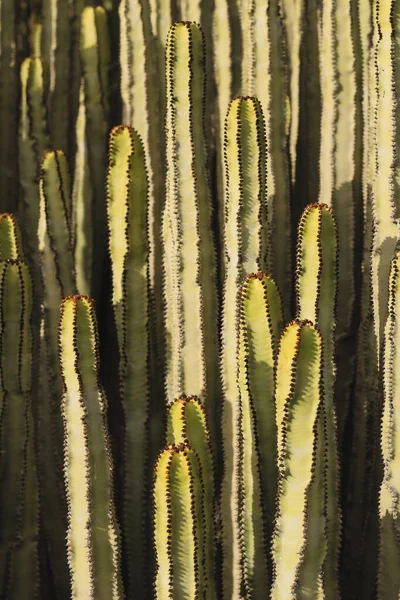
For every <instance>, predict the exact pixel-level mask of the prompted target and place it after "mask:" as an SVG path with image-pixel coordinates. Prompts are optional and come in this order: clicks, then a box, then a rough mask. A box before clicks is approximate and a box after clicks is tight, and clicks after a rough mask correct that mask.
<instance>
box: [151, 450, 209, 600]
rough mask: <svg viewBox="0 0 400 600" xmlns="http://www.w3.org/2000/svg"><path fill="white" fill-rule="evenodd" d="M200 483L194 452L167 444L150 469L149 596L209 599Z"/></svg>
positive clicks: (198, 467) (197, 462) (159, 598)
mask: <svg viewBox="0 0 400 600" xmlns="http://www.w3.org/2000/svg"><path fill="white" fill-rule="evenodd" d="M203 494H204V492H203V481H202V475H201V467H200V465H199V460H198V458H197V455H196V453H195V452H194V450H192V449H191V448H190V447H189V446H187V445H185V444H181V445H179V446H173V445H169V446H167V447H166V448H165V449H164V450H163V451H162V452H161V453H160V455H159V457H158V459H157V463H156V466H155V468H154V492H153V495H154V545H155V558H156V576H155V579H154V597H155V598H156V599H157V600H164V599H165V600H168V598H171V597H172V598H177V599H179V600H180V599H182V600H183V598H196V597H200V598H208V595H207V578H206V574H205V572H204V556H205V551H206V549H205V543H204V542H205V537H204V506H203Z"/></svg>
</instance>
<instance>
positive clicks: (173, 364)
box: [163, 22, 218, 443]
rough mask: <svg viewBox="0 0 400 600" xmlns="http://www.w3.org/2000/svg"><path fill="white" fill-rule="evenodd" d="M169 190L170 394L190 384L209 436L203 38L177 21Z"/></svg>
mask: <svg viewBox="0 0 400 600" xmlns="http://www.w3.org/2000/svg"><path fill="white" fill-rule="evenodd" d="M166 56H167V59H166V87H167V113H166V142H167V181H166V186H167V191H166V203H165V211H164V215H163V251H164V256H163V260H164V300H165V330H166V376H165V387H166V396H167V402H168V403H171V402H172V401H173V400H174V399H175V398H177V397H178V396H180V395H181V394H182V393H185V392H186V391H187V388H190V390H191V391H193V392H194V393H195V394H196V395H197V396H199V397H200V398H201V400H202V401H203V402H204V403H205V405H206V410H207V414H208V416H209V419H210V424H211V423H213V429H212V431H211V435H212V439H213V443H215V439H216V435H215V430H214V427H215V421H216V418H217V417H216V415H217V411H216V407H217V404H216V403H217V397H218V395H217V388H218V377H217V369H218V340H217V299H216V273H215V247H214V240H213V234H212V229H211V219H212V208H211V197H210V189H209V185H208V175H207V160H206V146H205V132H204V127H203V125H204V122H203V116H204V110H205V106H204V95H205V72H204V40H203V34H202V31H201V29H200V27H199V26H198V25H196V24H195V23H191V22H179V23H176V24H175V25H174V26H173V27H172V28H171V29H170V32H169V35H168V40H167V52H166Z"/></svg>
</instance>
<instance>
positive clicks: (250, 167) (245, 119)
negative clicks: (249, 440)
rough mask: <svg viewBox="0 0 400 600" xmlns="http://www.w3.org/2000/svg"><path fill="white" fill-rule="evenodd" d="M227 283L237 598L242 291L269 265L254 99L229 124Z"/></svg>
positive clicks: (231, 582) (241, 103) (231, 114)
mask: <svg viewBox="0 0 400 600" xmlns="http://www.w3.org/2000/svg"><path fill="white" fill-rule="evenodd" d="M225 168H226V185H227V190H226V196H225V202H226V204H225V231H224V233H225V236H224V258H225V282H224V297H223V314H222V356H221V371H222V381H223V387H224V394H223V396H224V400H223V401H224V408H223V422H222V429H223V452H224V461H223V462H224V465H223V469H224V483H223V490H222V519H223V522H222V526H223V543H224V550H223V552H224V594H225V595H226V597H227V598H230V597H231V596H233V597H235V596H238V594H239V585H240V565H239V557H240V551H239V530H238V526H237V523H238V515H237V489H238V487H237V480H236V478H237V472H238V466H239V456H238V451H239V449H238V446H237V443H236V440H237V439H238V429H237V427H238V410H239V388H238V383H237V374H238V363H237V344H238V320H237V315H238V307H239V293H238V289H239V286H240V284H241V282H242V281H243V279H244V277H245V275H246V274H247V273H249V272H252V271H254V270H255V268H257V267H258V268H263V269H265V268H266V265H267V264H268V250H269V228H268V225H267V223H268V220H267V189H266V143H265V132H264V121H263V116H262V110H261V106H260V103H259V102H258V100H256V99H254V98H236V99H234V100H233V101H232V103H231V104H230V107H229V110H228V115H227V119H226V124H225Z"/></svg>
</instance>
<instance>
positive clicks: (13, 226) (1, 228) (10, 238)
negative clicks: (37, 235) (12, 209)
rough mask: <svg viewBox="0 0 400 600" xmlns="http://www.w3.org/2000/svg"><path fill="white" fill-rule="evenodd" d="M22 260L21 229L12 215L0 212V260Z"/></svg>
mask: <svg viewBox="0 0 400 600" xmlns="http://www.w3.org/2000/svg"><path fill="white" fill-rule="evenodd" d="M7 259H11V260H24V251H23V248H22V238H21V230H20V228H19V225H18V222H17V219H16V218H15V216H14V215H12V214H8V213H3V214H0V260H7Z"/></svg>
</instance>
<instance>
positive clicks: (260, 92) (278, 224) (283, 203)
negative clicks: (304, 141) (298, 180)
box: [239, 0, 291, 312]
mask: <svg viewBox="0 0 400 600" xmlns="http://www.w3.org/2000/svg"><path fill="white" fill-rule="evenodd" d="M239 4H240V6H241V19H240V23H241V30H242V45H243V51H242V84H241V85H242V94H243V95H246V94H248V95H251V96H255V97H257V98H258V100H259V101H260V104H261V107H262V110H263V114H264V117H265V136H266V139H267V145H268V167H267V190H268V222H269V225H270V229H271V239H272V244H271V253H272V261H271V270H272V274H273V276H274V278H275V281H276V283H277V285H278V287H279V290H280V292H281V294H282V298H283V300H284V307H285V312H288V311H289V308H290V301H291V238H290V174H289V164H288V154H287V150H288V148H287V144H286V133H285V127H286V109H287V105H286V96H287V89H286V88H287V84H286V65H285V63H284V58H285V47H284V39H283V27H282V20H281V9H280V8H279V3H278V2H275V1H267V2H266V1H265V0H250V1H248V0H241V2H239Z"/></svg>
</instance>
